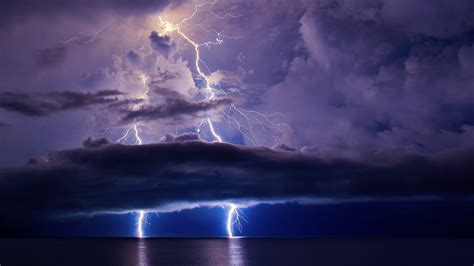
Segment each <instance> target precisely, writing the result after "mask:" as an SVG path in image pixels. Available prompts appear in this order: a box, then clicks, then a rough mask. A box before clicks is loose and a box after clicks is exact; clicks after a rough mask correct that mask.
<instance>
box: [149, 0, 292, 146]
mask: <svg viewBox="0 0 474 266" xmlns="http://www.w3.org/2000/svg"><path fill="white" fill-rule="evenodd" d="M216 3H217V1H213V2H208V3H203V4H199V3H196V4H195V6H194V12H193V13H192V14H191V16H189V17H187V18H185V19H183V20H181V21H180V22H178V23H176V24H174V23H171V22H169V21H166V20H164V19H163V18H162V17H161V16H159V17H158V18H159V22H160V28H161V32H160V33H159V35H160V36H165V35H169V34H171V33H173V32H176V33H178V34H179V35H180V36H181V37H182V38H183V39H184V40H186V41H187V42H188V43H189V44H190V45H191V46H192V47H193V49H194V53H195V60H194V67H195V69H196V72H197V74H198V76H199V78H200V79H201V80H202V81H203V83H204V88H205V91H206V99H207V100H212V99H214V98H215V97H216V95H217V94H224V95H226V92H225V91H224V90H223V89H222V88H221V87H220V84H212V85H211V81H210V80H209V77H208V76H207V75H206V74H205V72H204V71H203V68H202V67H204V68H205V69H206V70H207V72H209V73H211V71H210V70H209V67H208V66H207V65H206V63H205V62H204V60H203V59H202V57H201V52H200V48H201V47H202V46H204V47H207V48H210V47H211V46H212V45H220V44H222V43H223V42H224V39H238V38H242V36H229V35H226V34H224V32H225V30H226V28H224V29H223V30H221V31H218V30H215V29H207V28H205V27H204V26H203V25H202V24H191V25H186V23H187V22H189V21H192V19H193V18H194V17H195V16H196V15H197V14H198V13H201V12H206V13H209V14H210V15H212V16H214V17H215V18H217V19H220V20H224V19H226V18H238V17H241V15H233V14H230V13H227V14H225V15H223V16H219V15H218V14H216V13H215V12H213V11H212V10H211V9H206V8H204V7H206V6H213V5H214V4H216ZM187 27H199V28H201V29H202V30H203V31H204V32H206V33H213V34H214V35H215V40H214V41H207V42H203V43H197V42H196V41H194V40H193V39H191V38H190V37H189V36H188V35H187V34H185V33H184V32H183V29H184V28H187ZM213 85H214V86H215V87H216V88H217V89H216V88H214V87H213ZM222 116H223V118H224V120H225V121H227V122H228V123H229V124H232V125H235V126H236V128H237V130H238V131H239V132H240V133H241V134H242V136H243V137H244V138H245V139H246V140H247V141H248V142H249V143H251V144H253V145H260V142H259V141H258V138H257V131H258V130H261V131H262V132H265V135H268V136H270V137H271V138H272V141H273V144H276V143H277V142H278V141H277V138H278V136H277V135H275V134H274V132H275V131H279V130H281V129H285V130H288V131H290V132H291V131H292V129H291V127H290V126H289V125H288V124H285V123H281V122H274V121H275V120H276V117H282V116H283V115H282V114H280V113H273V114H270V115H266V114H264V113H261V112H257V111H253V110H245V109H243V108H240V107H237V106H235V105H234V104H231V105H230V107H229V109H228V110H227V111H224V112H223V114H222ZM205 123H207V124H208V127H209V131H210V133H211V134H212V136H213V138H214V139H215V141H217V142H223V139H222V137H221V136H220V135H219V134H218V133H217V131H216V129H215V126H214V123H213V121H212V120H211V118H210V117H207V118H206V119H204V120H202V121H201V123H200V124H199V126H198V127H197V128H198V130H197V132H198V133H200V132H201V127H202V125H203V124H205Z"/></svg>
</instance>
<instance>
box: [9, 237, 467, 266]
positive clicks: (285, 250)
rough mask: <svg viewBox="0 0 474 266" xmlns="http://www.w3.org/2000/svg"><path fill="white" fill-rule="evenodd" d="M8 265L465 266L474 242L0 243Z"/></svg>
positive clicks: (249, 240)
mask: <svg viewBox="0 0 474 266" xmlns="http://www.w3.org/2000/svg"><path fill="white" fill-rule="evenodd" d="M0 264H1V266H10V265H452V266H455V265H467V266H471V265H473V264H474V240H466V239H460V240H438V239H427V240H381V239H369V240H356V239H351V240H342V239H255V238H254V239H251V238H239V239H197V238H196V239H157V238H155V239H0Z"/></svg>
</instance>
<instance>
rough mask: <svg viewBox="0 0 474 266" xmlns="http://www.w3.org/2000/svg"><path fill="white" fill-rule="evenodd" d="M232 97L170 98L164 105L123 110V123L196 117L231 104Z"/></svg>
mask: <svg viewBox="0 0 474 266" xmlns="http://www.w3.org/2000/svg"><path fill="white" fill-rule="evenodd" d="M231 103H232V101H231V100H230V99H226V98H224V99H218V100H209V101H200V102H189V101H187V100H184V99H180V98H168V99H167V100H166V102H165V103H164V104H162V105H157V106H150V105H148V106H142V107H140V109H138V110H125V111H122V112H123V113H125V115H124V116H123V117H122V119H121V123H129V122H133V121H152V120H159V119H175V120H179V119H180V118H182V117H184V116H191V117H195V116H198V115H199V113H202V112H206V111H210V110H213V109H217V108H220V107H222V106H226V105H229V104H231Z"/></svg>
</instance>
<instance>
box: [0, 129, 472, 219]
mask: <svg viewBox="0 0 474 266" xmlns="http://www.w3.org/2000/svg"><path fill="white" fill-rule="evenodd" d="M184 139H192V138H188V137H184V138H182V139H179V138H174V141H173V140H171V141H172V142H166V143H155V144H147V145H139V146H128V145H121V144H110V143H109V142H108V141H106V140H100V141H95V140H89V141H86V146H87V147H85V148H79V149H72V150H61V151H56V152H51V153H49V154H48V155H47V156H45V157H43V158H42V159H41V160H37V161H36V163H35V164H30V165H27V166H23V167H16V168H3V169H1V170H0V176H1V178H0V189H1V190H2V193H1V194H0V211H1V212H2V216H3V217H21V216H22V215H28V216H29V217H34V215H36V214H38V215H40V216H41V215H60V214H67V213H69V214H72V213H87V212H100V211H127V210H134V209H153V208H158V207H160V206H164V205H166V204H171V203H173V202H181V201H188V202H206V201H207V202H212V201H214V202H215V201H227V200H237V201H238V200H249V201H250V200H253V199H255V200H261V201H271V200H279V199H291V198H301V197H307V198H311V197H329V198H351V197H375V198H390V197H406V196H430V195H431V196H438V197H461V196H465V195H471V194H472V193H473V192H474V190H473V189H472V188H474V183H473V179H472V178H471V177H472V174H473V172H474V168H473V165H472V162H471V161H472V160H471V158H472V157H473V156H474V150H473V149H458V150H452V151H449V152H444V153H440V154H435V155H430V156H416V155H414V156H406V157H401V158H387V159H386V160H385V162H382V163H377V164H376V163H373V162H364V161H361V160H348V159H332V160H328V159H323V158H320V157H314V156H309V155H305V154H302V153H299V152H283V151H278V150H273V149H268V148H263V147H245V146H238V145H232V144H224V143H207V142H202V141H195V140H189V141H183V140H184ZM99 142H100V143H99ZM91 143H93V144H94V145H92V146H93V147H94V148H91V147H90V145H89V144H91ZM96 143H99V145H95V144H96ZM104 144H106V145H104Z"/></svg>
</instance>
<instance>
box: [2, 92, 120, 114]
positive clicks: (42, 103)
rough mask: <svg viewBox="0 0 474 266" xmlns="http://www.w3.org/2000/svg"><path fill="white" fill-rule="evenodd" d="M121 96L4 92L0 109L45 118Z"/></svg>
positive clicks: (113, 93) (106, 101)
mask: <svg viewBox="0 0 474 266" xmlns="http://www.w3.org/2000/svg"><path fill="white" fill-rule="evenodd" d="M120 95H123V93H122V92H120V91H117V90H102V91H98V92H94V93H82V92H73V91H56V92H47V93H25V92H4V93H0V108H3V109H5V110H8V111H11V112H17V113H20V114H22V115H26V116H47V115H51V114H53V113H57V112H61V111H66V110H74V109H81V108H85V107H88V106H91V105H98V104H104V103H111V102H115V101H117V100H118V99H117V97H116V96H120Z"/></svg>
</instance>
